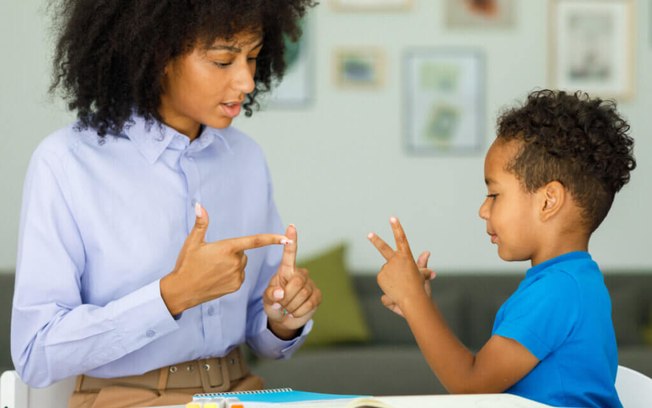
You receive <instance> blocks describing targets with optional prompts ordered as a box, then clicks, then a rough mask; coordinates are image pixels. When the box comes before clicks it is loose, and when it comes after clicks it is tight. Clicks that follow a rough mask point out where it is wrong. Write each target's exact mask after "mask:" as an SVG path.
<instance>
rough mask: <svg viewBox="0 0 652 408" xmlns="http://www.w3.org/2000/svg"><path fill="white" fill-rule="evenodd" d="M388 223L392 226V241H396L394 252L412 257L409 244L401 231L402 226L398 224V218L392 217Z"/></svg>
mask: <svg viewBox="0 0 652 408" xmlns="http://www.w3.org/2000/svg"><path fill="white" fill-rule="evenodd" d="M389 223H390V224H391V225H392V231H393V232H394V240H396V250H397V251H398V252H402V253H404V254H406V255H409V256H410V258H413V256H412V250H411V249H410V244H409V243H408V240H407V237H406V236H405V231H403V226H401V223H400V222H399V220H398V218H396V217H392V218H390V219H389Z"/></svg>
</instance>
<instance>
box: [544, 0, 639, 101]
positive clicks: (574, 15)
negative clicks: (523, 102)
mask: <svg viewBox="0 0 652 408" xmlns="http://www.w3.org/2000/svg"><path fill="white" fill-rule="evenodd" d="M550 14H551V17H550V24H551V25H550V34H551V35H550V47H549V49H550V51H549V52H550V67H549V77H550V83H551V86H552V87H553V88H557V89H563V90H567V91H570V92H574V91H577V90H581V91H584V92H587V93H588V94H589V95H591V96H599V97H602V98H614V99H621V100H625V99H630V98H631V97H632V96H633V94H634V49H635V46H634V38H635V36H634V33H635V29H634V20H635V19H634V2H633V0H598V1H596V0H553V1H552V2H551V3H550Z"/></svg>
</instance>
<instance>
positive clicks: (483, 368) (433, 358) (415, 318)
mask: <svg viewBox="0 0 652 408" xmlns="http://www.w3.org/2000/svg"><path fill="white" fill-rule="evenodd" d="M397 303H398V304H399V306H400V308H401V310H402V311H403V314H404V316H405V319H406V320H407V322H408V324H409V326H410V329H411V330H412V333H413V334H414V337H415V338H416V340H417V344H418V345H419V348H420V349H421V352H422V353H423V355H424V357H425V358H426V361H427V362H428V365H429V366H430V368H431V369H432V370H433V371H434V372H435V374H436V375H437V377H438V378H439V381H441V383H442V385H444V387H446V389H447V390H448V391H449V392H450V393H453V394H465V393H496V392H503V391H505V390H506V389H508V388H509V387H511V386H512V385H514V384H515V383H516V382H518V381H519V380H520V379H521V378H523V377H524V376H525V375H526V374H527V373H529V372H530V371H531V370H532V369H533V368H534V367H535V366H536V365H537V364H538V362H539V360H538V359H537V358H536V357H535V356H534V355H533V354H532V353H530V351H529V350H528V349H527V348H525V347H524V346H522V345H521V344H520V343H519V342H517V341H515V340H512V339H509V338H506V337H502V336H497V335H494V336H492V337H491V338H490V339H489V341H487V343H486V344H485V345H484V346H483V347H482V349H480V351H479V352H478V353H477V354H476V355H473V353H471V352H470V351H469V350H468V349H467V348H466V347H464V345H463V344H462V343H461V342H460V341H459V340H458V338H457V337H456V336H455V334H453V332H452V331H451V330H450V328H449V327H448V325H447V324H446V322H445V321H444V319H443V317H442V316H441V314H440V313H439V310H438V309H437V306H436V305H434V304H433V303H432V302H431V300H430V298H429V297H427V296H426V294H425V293H424V294H423V295H422V296H415V297H403V298H402V299H401V300H399V301H397Z"/></svg>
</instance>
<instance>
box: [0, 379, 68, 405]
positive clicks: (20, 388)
mask: <svg viewBox="0 0 652 408" xmlns="http://www.w3.org/2000/svg"><path fill="white" fill-rule="evenodd" d="M74 389H75V377H71V378H68V379H66V380H63V381H59V382H57V383H54V384H52V385H50V386H49V387H45V388H31V387H30V386H28V385H27V384H25V383H24V382H23V381H22V380H21V379H20V377H19V376H18V373H16V371H13V370H11V371H5V372H4V373H2V376H0V407H2V408H37V407H38V408H42V407H48V408H67V407H68V398H69V397H70V394H72V391H73V390H74Z"/></svg>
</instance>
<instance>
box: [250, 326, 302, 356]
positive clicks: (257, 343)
mask: <svg viewBox="0 0 652 408" xmlns="http://www.w3.org/2000/svg"><path fill="white" fill-rule="evenodd" d="M261 320H262V321H263V322H264V325H265V326H264V327H263V328H262V330H261V331H260V332H259V333H260V334H259V335H258V336H257V338H256V339H255V340H252V341H251V342H250V343H251V345H252V347H253V348H254V349H255V350H257V351H258V352H259V353H260V354H262V355H263V356H265V357H268V358H273V359H277V360H279V359H287V358H290V357H291V356H292V354H294V353H295V352H296V351H297V350H298V349H299V348H300V347H301V345H302V344H303V343H304V342H305V341H306V338H307V337H308V334H310V331H311V330H312V325H313V321H312V320H309V321H308V322H307V323H306V325H305V326H303V328H302V329H301V334H299V336H297V337H295V338H293V339H291V340H283V339H279V338H278V337H276V335H275V334H274V332H273V331H271V330H270V329H269V328H268V327H267V319H261Z"/></svg>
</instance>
